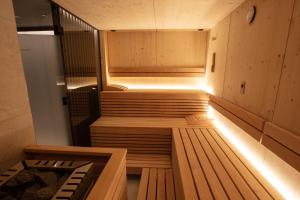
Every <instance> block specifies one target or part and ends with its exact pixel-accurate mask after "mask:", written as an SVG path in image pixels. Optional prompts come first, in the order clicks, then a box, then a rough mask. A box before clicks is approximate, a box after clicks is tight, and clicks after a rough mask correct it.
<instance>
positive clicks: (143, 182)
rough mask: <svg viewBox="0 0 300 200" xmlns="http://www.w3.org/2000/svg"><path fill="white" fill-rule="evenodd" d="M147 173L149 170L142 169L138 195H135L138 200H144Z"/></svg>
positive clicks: (147, 178)
mask: <svg viewBox="0 0 300 200" xmlns="http://www.w3.org/2000/svg"><path fill="white" fill-rule="evenodd" d="M149 171H150V170H149V168H144V169H143V171H142V176H141V180H140V186H139V191H138V195H137V199H138V200H146V197H147V188H148V180H149Z"/></svg>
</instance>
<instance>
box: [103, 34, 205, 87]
mask: <svg viewBox="0 0 300 200" xmlns="http://www.w3.org/2000/svg"><path fill="white" fill-rule="evenodd" d="M102 33H103V34H105V32H102ZM106 33H107V63H106V66H107V68H108V71H110V69H117V70H118V71H120V69H122V67H124V69H125V70H124V72H128V70H126V69H128V67H132V69H133V70H134V71H137V72H139V73H133V72H132V73H118V74H119V75H117V74H116V73H115V74H112V73H111V77H110V79H109V84H119V85H124V86H126V87H128V88H138V87H140V86H143V87H146V88H151V87H152V88H154V89H157V88H170V87H171V86H172V85H176V86H178V85H179V86H182V87H183V88H189V89H197V88H196V87H199V85H201V83H202V81H203V80H204V78H203V75H204V72H205V63H206V51H207V32H206V31H196V30H188V31H179V30H172V31H169V30H168V31H167V30H164V31H154V30H147V31H146V30H142V31H137V30H133V31H117V32H106ZM156 67H157V70H154V69H156ZM168 68H169V69H170V70H169V69H168ZM183 68H185V69H183ZM149 70H150V71H151V72H150V71H149ZM153 70H154V71H153ZM182 70H183V71H184V72H183V71H182ZM199 70H200V71H201V72H200V71H199ZM131 71H132V70H131ZM152 71H153V72H152ZM160 71H163V73H159V72H160ZM189 71H199V72H197V73H187V72H189ZM120 74H121V75H120ZM145 76H146V77H145ZM176 88H178V87H176Z"/></svg>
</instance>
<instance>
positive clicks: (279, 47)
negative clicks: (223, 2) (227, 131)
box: [223, 0, 293, 120]
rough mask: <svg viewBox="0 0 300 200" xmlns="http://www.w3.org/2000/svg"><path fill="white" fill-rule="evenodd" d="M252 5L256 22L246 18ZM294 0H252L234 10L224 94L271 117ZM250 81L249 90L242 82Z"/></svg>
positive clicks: (260, 113)
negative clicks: (242, 91) (247, 20)
mask: <svg viewBox="0 0 300 200" xmlns="http://www.w3.org/2000/svg"><path fill="white" fill-rule="evenodd" d="M252 5H256V7H257V16H256V19H255V21H254V22H253V24H251V25H249V24H248V23H247V22H246V15H247V12H248V10H249V8H250V7H251V6H252ZM292 9H293V0H278V1H272V0H266V1H260V0H248V1H246V2H245V3H243V4H242V5H241V6H240V7H239V8H237V9H236V10H235V11H233V13H232V14H231V22H230V35H229V43H228V52H227V64H226V72H225V83H224V84H225V85H224V92H223V97H224V98H226V99H227V100H230V101H231V102H233V103H235V104H238V105H239V106H242V107H244V108H245V109H247V110H249V111H251V112H253V113H255V114H257V115H259V116H261V117H264V118H265V119H268V120H270V119H271V118H272V115H273V111H274V104H275V99H276V93H277V89H278V84H279V79H280V74H281V69H282V63H283V57H284V51H285V47H286V41H287V36H288V31H289V25H290V23H289V20H290V18H291V15H292ZM242 82H246V90H245V94H241V92H240V91H241V83H242Z"/></svg>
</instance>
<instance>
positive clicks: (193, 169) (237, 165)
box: [172, 128, 282, 200]
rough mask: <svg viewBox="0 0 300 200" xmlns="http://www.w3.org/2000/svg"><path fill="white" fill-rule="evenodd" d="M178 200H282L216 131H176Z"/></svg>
mask: <svg viewBox="0 0 300 200" xmlns="http://www.w3.org/2000/svg"><path fill="white" fill-rule="evenodd" d="M172 148H173V152H172V165H173V170H174V176H175V187H176V197H177V199H263V200H266V199H282V197H281V196H280V195H279V194H278V193H277V191H275V190H274V189H273V187H272V186H271V185H270V184H269V183H267V182H266V180H265V179H264V178H263V177H262V176H261V175H260V174H259V173H258V172H257V171H255V170H254V169H253V168H252V167H251V166H250V165H249V164H248V162H246V161H245V158H243V157H241V156H239V155H238V154H237V153H236V152H234V151H233V150H232V149H231V147H230V146H229V145H228V144H227V142H226V141H225V140H224V139H223V138H222V137H221V134H220V133H217V131H216V130H215V129H213V128H174V129H173V147H172Z"/></svg>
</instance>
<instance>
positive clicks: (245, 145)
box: [208, 106, 300, 199]
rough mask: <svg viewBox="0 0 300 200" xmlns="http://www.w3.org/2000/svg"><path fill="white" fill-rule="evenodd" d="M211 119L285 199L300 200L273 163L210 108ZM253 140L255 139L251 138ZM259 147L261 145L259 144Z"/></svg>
mask: <svg viewBox="0 0 300 200" xmlns="http://www.w3.org/2000/svg"><path fill="white" fill-rule="evenodd" d="M208 115H209V117H211V118H212V119H213V123H214V125H215V126H216V127H217V129H218V130H219V131H220V133H222V134H223V135H224V136H225V137H226V138H227V140H228V141H229V142H230V143H231V144H232V145H233V146H235V147H236V149H238V150H239V151H240V153H241V154H242V155H244V156H245V158H246V159H247V160H248V161H249V162H250V163H251V164H252V165H253V166H254V167H255V168H256V169H257V171H259V172H261V174H262V175H263V176H264V177H265V178H266V180H268V181H269V182H270V183H271V185H273V187H274V188H275V189H276V190H277V191H278V192H279V193H280V194H281V195H282V196H283V197H284V198H285V199H300V196H299V194H296V193H295V192H296V191H294V190H293V189H292V188H291V187H290V185H289V184H288V183H285V182H283V181H282V179H281V178H280V176H279V175H278V174H277V173H276V171H275V170H273V167H272V163H268V162H266V160H265V159H264V156H259V155H257V153H256V152H255V151H254V150H253V148H254V147H252V146H251V145H250V144H249V141H246V140H243V138H242V137H239V136H238V134H237V133H235V132H234V131H233V130H231V129H230V128H229V127H228V126H227V125H226V122H224V121H223V120H222V119H221V117H220V116H218V115H221V114H220V113H218V112H217V111H216V110H214V109H213V108H212V107H211V106H209V111H208ZM251 139H253V138H251ZM258 145H260V144H259V143H258Z"/></svg>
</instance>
